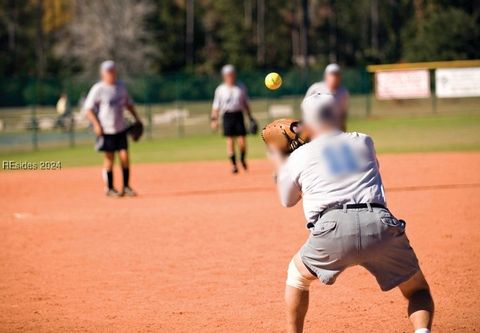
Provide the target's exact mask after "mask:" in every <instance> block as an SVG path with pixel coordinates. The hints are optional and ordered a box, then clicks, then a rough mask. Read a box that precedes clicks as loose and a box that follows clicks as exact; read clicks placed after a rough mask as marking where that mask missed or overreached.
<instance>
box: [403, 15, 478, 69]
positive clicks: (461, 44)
mask: <svg viewBox="0 0 480 333" xmlns="http://www.w3.org/2000/svg"><path fill="white" fill-rule="evenodd" d="M418 30H419V31H416V30H415V29H414V28H413V27H412V26H410V27H409V30H407V31H406V34H405V36H404V45H405V59H406V60H409V61H432V60H455V59H470V58H476V57H479V50H480V24H479V22H478V21H477V19H476V18H475V17H474V16H472V15H469V14H468V13H467V12H465V11H463V10H461V9H457V8H447V9H444V10H437V11H432V12H431V13H430V14H429V15H428V16H427V17H426V19H425V21H424V22H422V25H421V27H420V28H419V29H418Z"/></svg>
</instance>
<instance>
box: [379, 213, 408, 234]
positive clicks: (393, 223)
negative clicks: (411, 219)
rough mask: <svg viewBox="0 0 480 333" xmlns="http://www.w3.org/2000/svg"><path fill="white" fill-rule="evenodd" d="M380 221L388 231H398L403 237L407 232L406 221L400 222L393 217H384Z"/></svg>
mask: <svg viewBox="0 0 480 333" xmlns="http://www.w3.org/2000/svg"><path fill="white" fill-rule="evenodd" d="M380 221H381V222H382V223H383V225H385V226H386V227H387V229H390V230H396V232H397V233H398V235H402V234H403V233H404V232H405V225H406V223H405V221H404V220H398V219H397V218H395V217H394V216H393V215H389V216H382V217H381V218H380Z"/></svg>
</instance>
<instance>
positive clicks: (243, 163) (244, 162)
mask: <svg viewBox="0 0 480 333" xmlns="http://www.w3.org/2000/svg"><path fill="white" fill-rule="evenodd" d="M242 167H243V170H245V171H247V170H248V165H247V161H242Z"/></svg>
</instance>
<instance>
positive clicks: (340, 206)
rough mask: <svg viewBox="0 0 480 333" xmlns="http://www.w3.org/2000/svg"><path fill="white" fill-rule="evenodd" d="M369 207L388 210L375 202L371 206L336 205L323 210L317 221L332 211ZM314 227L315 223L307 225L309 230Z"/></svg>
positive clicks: (360, 204)
mask: <svg viewBox="0 0 480 333" xmlns="http://www.w3.org/2000/svg"><path fill="white" fill-rule="evenodd" d="M369 205H370V207H372V208H383V209H388V208H387V207H385V206H384V205H382V204H379V203H374V202H372V203H371V204H366V203H356V204H347V205H336V206H331V207H327V208H325V209H324V210H322V211H321V212H320V214H319V215H318V218H317V221H318V220H319V219H320V218H321V217H322V216H323V215H325V214H326V213H328V212H329V211H331V210H336V209H362V208H368V206H369ZM313 226H315V223H312V222H309V223H307V228H308V229H310V228H312V227H313Z"/></svg>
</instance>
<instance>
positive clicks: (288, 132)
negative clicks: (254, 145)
mask: <svg viewBox="0 0 480 333" xmlns="http://www.w3.org/2000/svg"><path fill="white" fill-rule="evenodd" d="M262 139H263V141H265V143H266V144H267V146H273V147H275V148H277V149H279V150H280V151H281V152H282V153H284V154H290V153H291V152H292V151H294V150H295V149H297V148H298V147H300V146H301V145H303V144H305V143H307V142H308V141H310V138H309V136H308V134H307V133H306V132H305V131H304V130H302V128H301V125H300V122H299V121H298V120H295V119H290V118H283V119H278V120H275V121H273V122H271V123H270V124H268V125H267V126H266V127H265V128H264V129H263V130H262Z"/></svg>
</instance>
